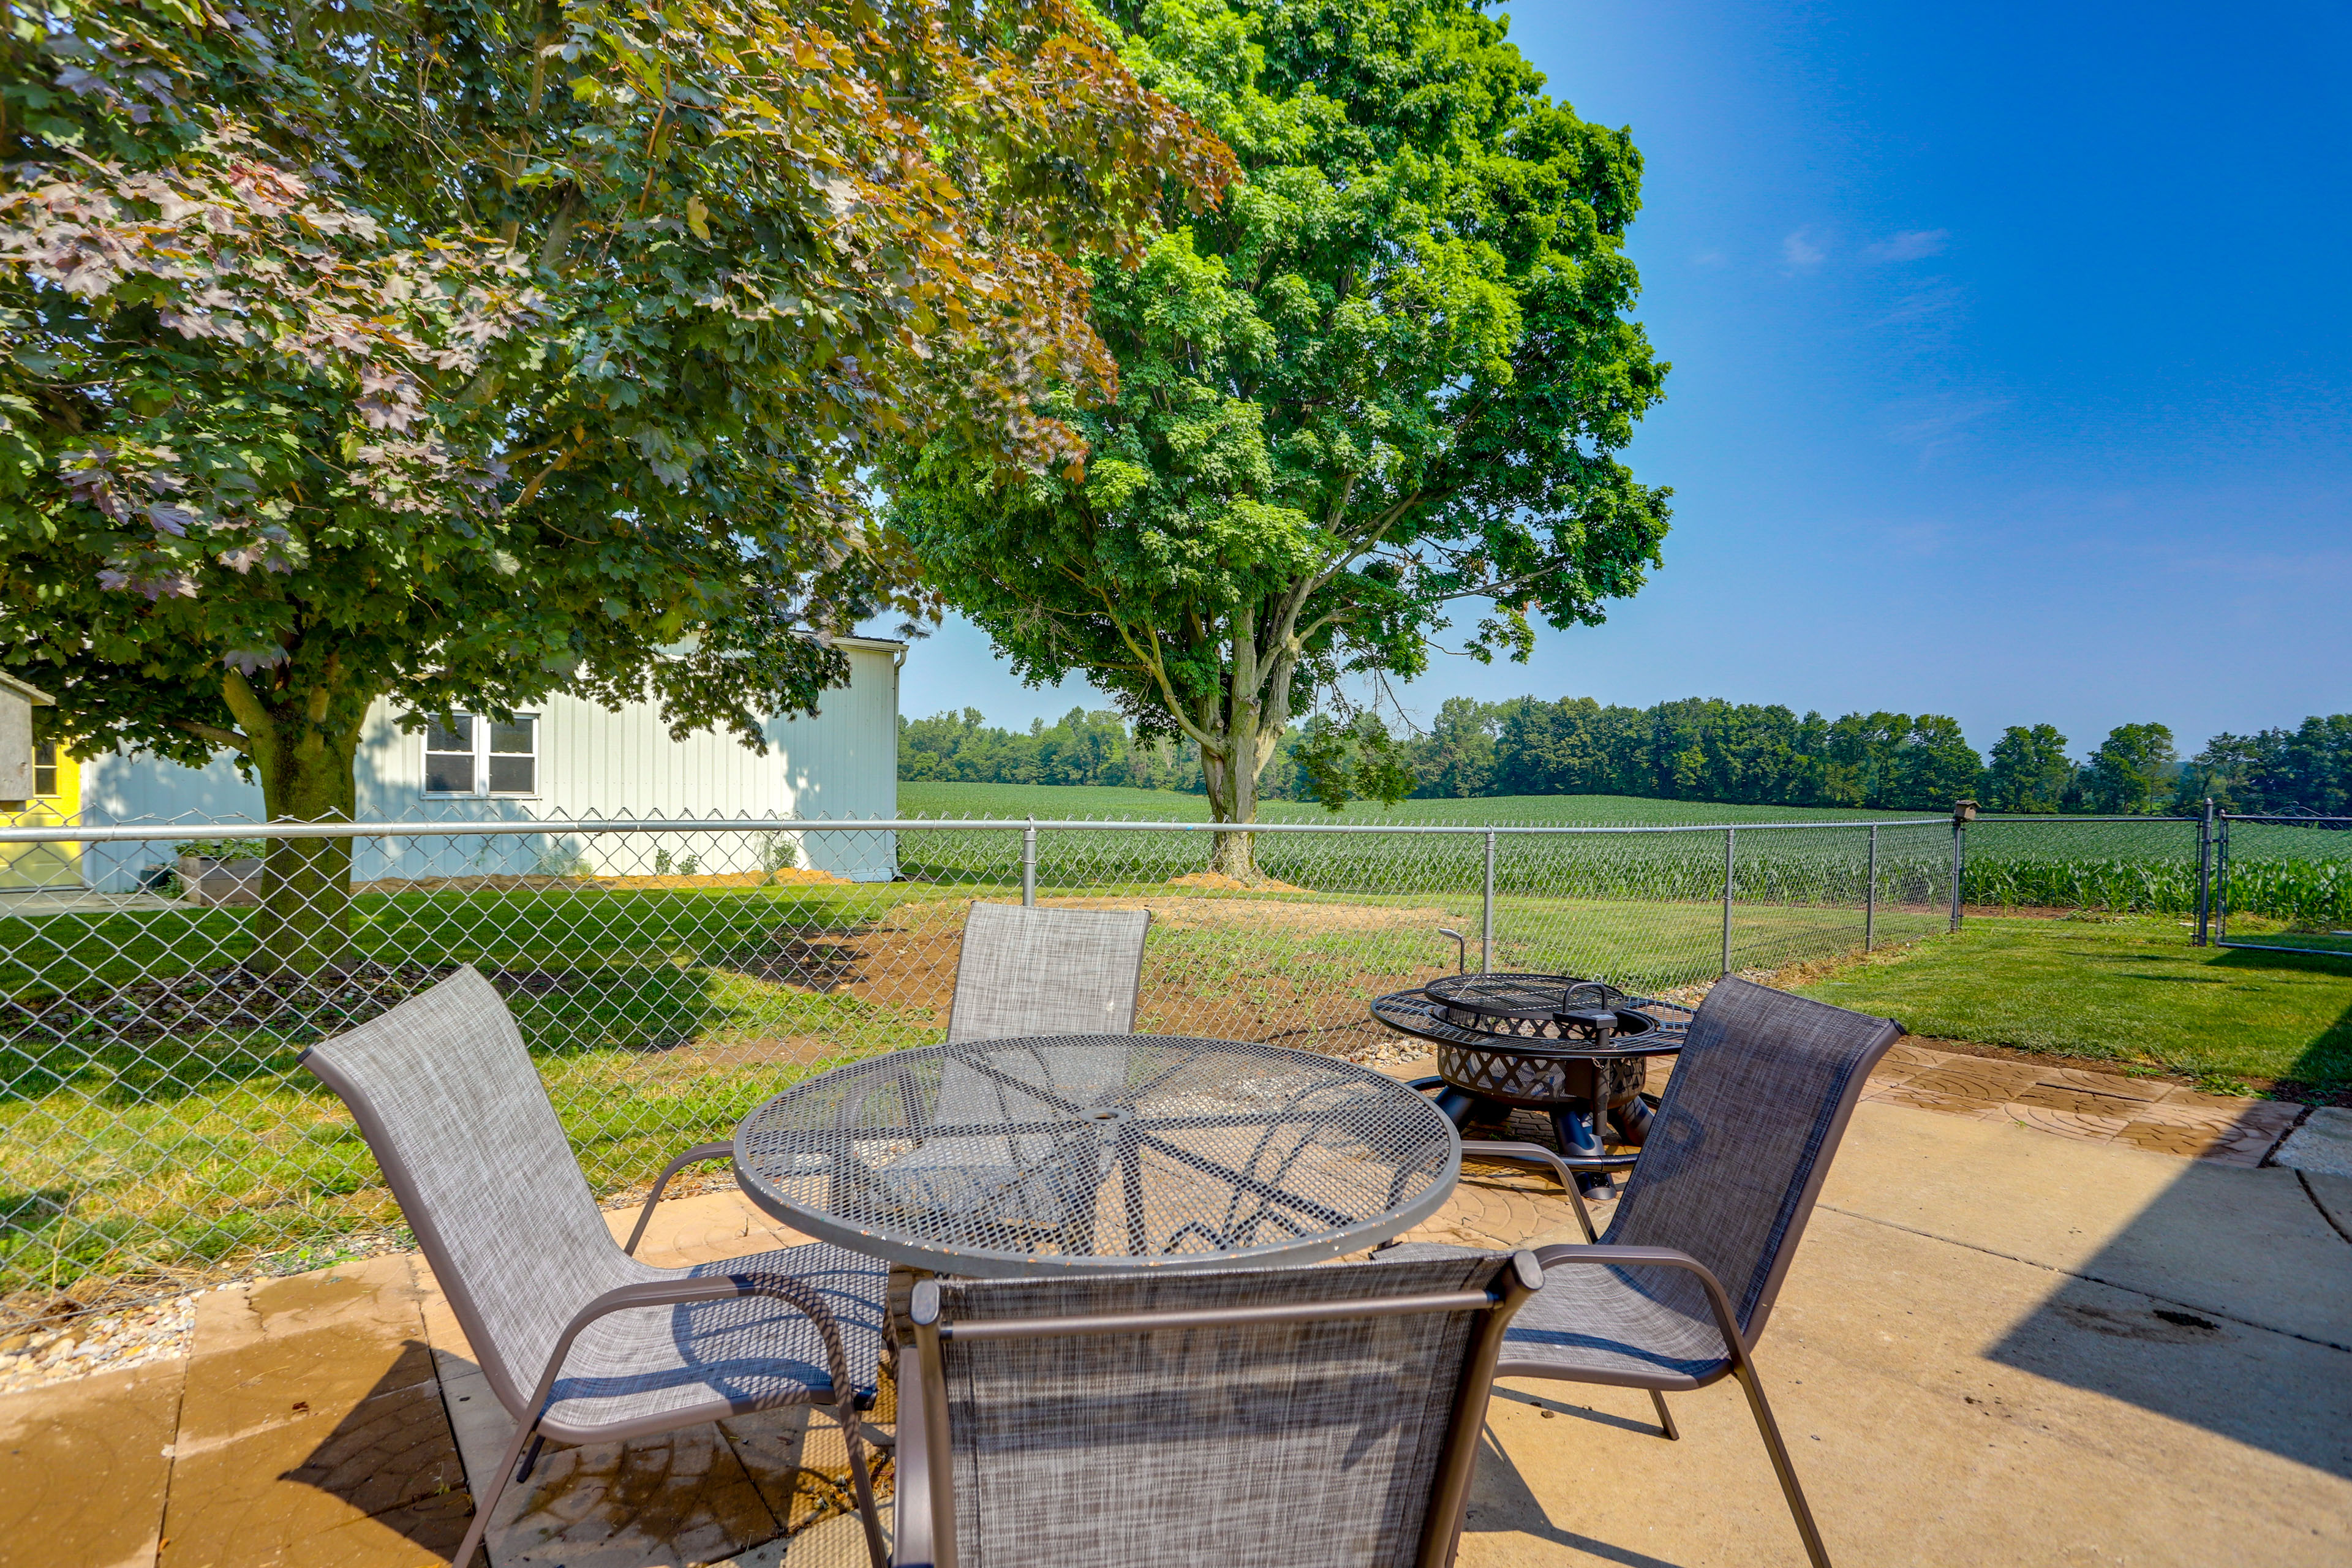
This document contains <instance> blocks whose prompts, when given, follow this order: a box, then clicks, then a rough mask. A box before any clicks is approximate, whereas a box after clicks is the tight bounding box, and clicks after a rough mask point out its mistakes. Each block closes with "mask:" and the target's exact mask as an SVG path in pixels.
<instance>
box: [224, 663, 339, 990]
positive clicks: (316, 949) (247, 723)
mask: <svg viewBox="0 0 2352 1568" xmlns="http://www.w3.org/2000/svg"><path fill="white" fill-rule="evenodd" d="M334 664H335V661H334V660H332V659H330V660H329V661H328V666H329V668H328V669H327V670H326V671H324V672H323V679H321V680H320V682H319V683H317V684H311V683H309V682H302V683H299V684H293V683H278V684H275V685H273V686H272V687H271V688H270V689H268V690H267V691H256V690H255V689H254V688H253V687H252V685H250V684H249V683H247V680H246V679H245V678H244V677H243V676H241V675H238V674H237V673H236V671H234V670H232V671H231V672H230V673H229V675H228V677H227V679H226V683H225V685H226V695H227V698H228V703H229V708H230V710H231V711H232V712H234V713H235V714H236V718H237V721H238V727H239V728H240V729H242V730H243V731H245V737H246V747H247V755H248V756H249V757H250V758H251V759H252V762H253V767H254V771H255V772H256V773H258V774H260V776H261V800H262V809H263V813H264V815H265V816H268V819H269V820H270V821H272V822H289V821H291V822H350V821H352V819H353V814H354V812H355V810H356V808H357V804H358V789H357V786H356V784H355V783H354V781H353V778H352V757H353V754H354V753H355V752H356V751H357V750H358V747H359V739H360V728H361V725H362V722H363V721H365V719H366V715H367V705H368V701H369V695H368V694H364V693H354V692H351V691H348V690H340V689H337V685H338V683H337V682H336V681H335V679H334V676H335V673H336V672H335V669H334V668H333V667H334ZM351 901H352V841H351V840H350V839H349V838H272V839H269V840H268V852H267V855H266V858H264V860H263V862H262V870H261V907H260V908H259V909H258V910H255V911H254V919H253V928H252V929H253V939H254V946H253V956H252V958H251V959H250V960H249V961H248V962H249V963H250V964H251V966H252V967H253V968H254V969H256V970H257V971H259V972H260V973H265V974H293V975H301V976H306V977H307V976H311V975H319V974H333V973H341V971H342V970H343V969H344V968H345V967H346V966H347V965H348V964H349V963H350V961H351V937H352V929H351Z"/></svg>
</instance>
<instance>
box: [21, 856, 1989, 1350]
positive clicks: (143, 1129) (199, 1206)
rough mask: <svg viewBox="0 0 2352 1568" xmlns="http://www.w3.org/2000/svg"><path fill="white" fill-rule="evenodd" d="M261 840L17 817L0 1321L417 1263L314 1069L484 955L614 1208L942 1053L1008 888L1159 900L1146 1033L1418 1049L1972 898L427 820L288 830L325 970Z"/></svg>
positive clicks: (1923, 889)
mask: <svg viewBox="0 0 2352 1568" xmlns="http://www.w3.org/2000/svg"><path fill="white" fill-rule="evenodd" d="M262 831H263V830H262V829H261V828H259V827H258V826H257V825H255V824H252V823H239V822H224V821H209V822H179V823H170V824H148V825H141V826H72V825H64V826H52V827H47V828H35V827H18V828H8V827H5V826H0V886H5V888H6V889H7V890H0V1303H5V1305H4V1306H0V1331H5V1329H6V1328H8V1327H9V1326H11V1325H21V1324H22V1323H23V1322H24V1321H27V1320H31V1319H36V1318H45V1319H48V1320H52V1321H54V1320H55V1319H57V1318H58V1317H60V1316H70V1315H72V1314H74V1313H77V1312H82V1311H90V1310H112V1309H116V1308H120V1307H123V1306H128V1305H131V1304H133V1303H134V1302H137V1301H140V1300H147V1299H152V1298H153V1297H157V1296H162V1295H165V1294H170V1293H174V1292H176V1291H178V1290H182V1289H186V1288H187V1287H188V1285H189V1284H190V1283H192V1282H193V1281H194V1280H195V1279H200V1278H204V1277H207V1276H213V1275H219V1274H224V1273H226V1272H229V1271H245V1270H253V1271H271V1270H280V1271H282V1270H287V1269H291V1268H309V1267H315V1266H317V1265H318V1264H320V1263H323V1262H327V1261H331V1260H332V1259H333V1258H336V1257H338V1256H341V1255H342V1253H343V1252H344V1251H346V1250H349V1249H352V1248H355V1247H365V1246H368V1245H383V1244H385V1243H387V1242H389V1241H392V1240H396V1239H397V1238H398V1237H399V1234H400V1233H399V1216H398V1214H397V1211H396V1209H395V1207H394V1205H393V1203H392V1201H391V1199H390V1197H389V1195H388V1194H386V1193H385V1191H384V1190H383V1186H382V1184H381V1182H380V1180H379V1177H378V1174H377V1171H376V1166H375V1162H374V1160H373V1157H372V1156H371V1155H370V1154H369V1152H368V1151H367V1149H366V1147H365V1145H364V1144H362V1142H360V1141H359V1139H358V1136H357V1134H356V1132H355V1131H354V1130H353V1128H352V1124H351V1121H350V1120H349V1118H348V1117H347V1116H346V1115H345V1114H344V1113H343V1111H342V1109H341V1105H340V1104H339V1103H338V1102H337V1101H336V1100H334V1099H333V1097H332V1096H331V1095H330V1094H328V1093H326V1092H325V1091H324V1090H323V1089H322V1088H321V1087H320V1085H319V1084H318V1083H317V1082H316V1081H315V1080H314V1079H311V1077H310V1074H309V1073H308V1072H306V1071H305V1070H303V1069H302V1068H301V1067H300V1066H299V1063H298V1060H297V1058H298V1056H299V1053H300V1052H301V1050H302V1049H303V1048H304V1047H305V1046H307V1045H308V1044H309V1043H310V1042H311V1041H314V1040H317V1039H319V1038H320V1037H324V1036H326V1035H329V1034H332V1033H334V1032H336V1031H338V1030H341V1029H344V1028H347V1027H349V1026H352V1025H353V1024H355V1023H358V1022H361V1021H362V1020H364V1019H366V1018H368V1017H371V1016H374V1015H376V1014H378V1013H380V1012H382V1011H383V1010H384V1009H385V1008H387V1007H389V1006H392V1005H394V1004H396V1003H398V1002H399V1001H401V1000H402V999H404V998H405V997H407V996H410V995H413V994H415V993H417V992H418V991H420V990H422V989H424V988H425V987H426V986H429V985H431V984H433V983H435V982H436V980H438V979H439V978H441V977H442V976H443V975H446V974H447V973H449V972H450V971H451V970H452V969H453V968H455V967H456V966H457V965H459V964H466V963H470V964H473V965H475V966H476V967H477V968H478V969H479V970H481V971H482V973H485V974H486V975H488V977H489V978H490V979H491V981H492V982H493V983H494V984H497V986H498V987H499V990H500V991H501V992H503V993H504V994H505V995H506V996H507V998H508V1000H509V1005H511V1006H512V1007H513V1009H514V1012H515V1016H516V1017H517V1020H518V1021H519V1023H520V1026H521V1028H522V1032H523V1035H524V1037H525V1039H526V1040H527V1041H528V1042H529V1044H530V1047H531V1049H532V1051H533V1053H534V1055H535V1056H536V1057H537V1058H538V1061H539V1065H540V1069H541V1074H542V1075H543V1077H544V1079H545V1080H546V1082H547V1086H548V1089H549V1092H550V1094H551V1096H552V1098H553V1100H554V1102H555V1105H556V1109H557V1110H558V1112H559V1114H560V1115H561V1116H562V1120H563V1122H564V1125H565V1126H566V1128H567V1129H569V1131H570V1132H571V1135H572V1142H573V1144H574V1146H575V1148H576V1149H577V1151H578V1152H579V1155H580V1158H581V1163H582V1164H583V1168H584V1169H585V1171H586V1172H587V1174H588V1178H589V1181H590V1183H591V1184H592V1185H593V1187H594V1188H595V1190H596V1191H597V1193H598V1194H599V1195H600V1196H601V1197H603V1198H605V1199H607V1200H614V1199H619V1198H621V1197H623V1196H625V1194H629V1193H631V1192H632V1191H637V1192H642V1191H643V1189H644V1187H645V1184H646V1183H647V1182H648V1181H649V1180H650V1179H651V1177H652V1176H653V1174H654V1173H656V1172H657V1171H658V1170H659V1169H660V1167H661V1166H662V1164H663V1163H665V1162H666V1161H667V1159H668V1158H669V1156H670V1155H672V1154H673V1153H675V1152H677V1151H678V1150H680V1149H682V1148H685V1147H687V1146H688V1145H690V1144H692V1143H695V1142H700V1141H704V1140H708V1139H712V1138H723V1137H726V1136H727V1135H729V1134H730V1131H731V1130H732V1128H733V1126H734V1124H735V1122H736V1121H737V1120H738V1119H740V1117H741V1116H743V1115H744V1114H745V1113H746V1112H747V1111H749V1110H751V1109H752V1108H753V1107H754V1106H755V1105H757V1104H758V1103H759V1102H760V1101H761V1100H763V1099H764V1098H766V1097H767V1096H769V1095H771V1094H773V1093H774V1092H776V1091H777V1090H778V1089H780V1088H782V1087H783V1086H784V1085H785V1084H787V1083H789V1082H791V1081H793V1079H796V1078H799V1077H801V1076H803V1075H805V1074H807V1073H810V1072H813V1071H816V1070H819V1069H822V1068H824V1067H826V1066H828V1065H830V1064H834V1063H838V1062H842V1061H845V1060H848V1059H851V1058H856V1057H860V1056H865V1055H867V1054H870V1053H874V1052H878V1051H887V1050H892V1049H897V1048H899V1047H907V1046H913V1045H920V1044H928V1043H931V1042H934V1041H936V1040H938V1039H939V1038H940V1037H941V1036H942V1034H943V1033H944V1029H945V1025H946V1019H947V1009H948V1002H949V998H950V994H951V992H952V989H953V986H954V979H955V969H956V960H957V952H958V943H959V941H960V936H961V929H962V925H963V921H964V916H965V911H966V910H967V908H968V906H969V905H970V903H971V901H972V900H975V899H980V900H1004V901H1013V900H1022V899H1024V898H1026V899H1031V900H1035V901H1036V902H1039V903H1044V904H1055V905H1065V906H1072V907H1089V908H1146V909H1149V910H1150V911H1151V912H1152V916H1153V920H1152V926H1151V935H1150V942H1149V944H1148V948H1147V954H1146V960H1145V969H1144V989H1143V996H1142V1002H1141V1006H1140V1009H1139V1017H1138V1027H1139V1028H1140V1029H1144V1030H1150V1031H1159V1032H1166V1033H1182V1034H1193V1035H1202V1036H1210V1037H1223V1038H1232V1039H1242V1040H1259V1041H1273V1042H1277V1043H1280V1044H1284V1045H1290V1046H1297V1047H1306V1048H1309V1049H1316V1050H1324V1051H1332V1052H1338V1053H1342V1054H1351V1055H1362V1054H1368V1053H1371V1052H1374V1051H1377V1050H1379V1049H1381V1047H1388V1046H1390V1045H1391V1043H1392V1040H1393V1037H1389V1036H1386V1035H1385V1034H1384V1033H1383V1031H1381V1029H1380V1028H1379V1027H1378V1026H1376V1025H1373V1024H1372V1023H1371V1022H1370V1018H1369V1016H1368V1014H1367V1011H1366V1007H1367V1004H1368V1003H1369V1002H1370V1000H1371V999H1372V998H1373V997H1375V996H1377V995H1380V994H1383V993H1385V992H1388V991H1391V990H1396V989H1399V988H1402V987H1404V986H1408V985H1412V984H1420V983H1422V982H1425V981H1427V980H1429V979H1432V978H1433V977H1435V976H1436V975H1438V974H1441V973H1451V972H1453V971H1454V969H1455V968H1456V966H1457V965H1465V966H1467V967H1470V968H1477V967H1480V966H1481V965H1482V964H1484V965H1486V966H1488V967H1492V968H1494V969H1497V970H1545V971H1560V972H1567V973H1577V974H1584V975H1593V976H1600V977H1605V978H1608V979H1611V980H1612V981H1615V982H1617V983H1619V984H1623V985H1625V986H1627V987H1629V988H1632V989H1636V990H1640V991H1644V992H1649V993H1652V994H1656V993H1661V992H1664V993H1668V994H1672V993H1674V992H1675V991H1676V990H1677V989H1678V988H1681V987H1687V986H1692V985H1694V984H1701V983H1704V982H1706V981H1709V980H1712V979H1713V978H1715V977H1716V976H1717V975H1718V974H1720V973H1725V972H1740V971H1770V970H1775V969H1778V968H1780V967H1781V966H1783V965H1785V964H1788V963H1793V962H1798V961H1802V960H1809V959H1819V958H1825V957H1829V956H1832V955H1834V954H1837V953H1840V952H1847V951H1850V950H1852V949H1854V948H1857V947H1861V946H1863V945H1864V944H1865V943H1878V944H1884V943H1888V942H1907V941H1911V940H1914V939H1916V938H1918V937H1920V936H1923V935H1926V934H1927V933H1929V932H1934V931H1943V930H1946V929H1947V928H1948V925H1949V923H1950V922H1951V921H1952V920H1953V918H1954V917H1955V914H1956V904H1957V900H1955V898H1954V889H1955V885H1956V884H1955V880H1954V873H1955V857H1954V846H1955V842H1956V836H1955V834H1954V832H1953V829H1952V827H1951V825H1950V824H1949V823H1948V822H1945V821H1943V820H1941V819H1927V820H1922V821H1916V822H1914V821H1885V822H1880V823H1876V824H1859V825H1853V824H1834V823H1830V824H1822V823H1810V822H1807V823H1789V824H1760V823H1743V824H1739V825H1737V826H1709V827H1650V828H1642V827H1624V828H1560V827H1544V828H1527V827H1493V828H1487V827H1473V826H1464V827H1454V826H1411V827H1363V826H1353V825H1314V824H1285V825H1269V826H1264V827H1262V828H1259V829H1257V830H1255V839H1254V842H1255V848H1256V854H1255V859H1256V865H1257V868H1258V870H1259V873H1260V879H1259V880H1257V881H1255V882H1251V883H1246V884H1245V883H1242V882H1238V881H1234V880H1233V879H1229V878H1224V877H1221V876H1218V875H1215V874H1213V873H1212V872H1211V871H1210V870H1209V860H1210V852H1211V848H1212V844H1213V830H1212V829H1211V828H1209V827H1208V826H1206V825H1202V824H1148V823H1104V822H1077V823H1047V822H1038V823H1029V822H1002V821H955V822H950V821H928V820H913V821H898V822H848V823H845V822H784V821H743V820H733V821H713V820H687V821H663V822H618V821H598V820H535V821H529V820H509V821H501V822H463V823H458V822H449V821H446V820H444V821H425V820H418V821H405V822H399V823H378V824H368V825H360V826H304V827H301V828H299V829H286V828H280V829H278V830H277V832H278V834H279V835H280V836H282V837H294V836H297V835H299V836H301V837H331V838H342V839H347V840H349V841H350V846H351V849H352V875H351V881H350V884H349V898H348V902H347V904H346V903H345V902H344V901H343V900H342V899H341V897H340V896H339V895H337V894H335V893H334V892H333V891H332V890H330V891H329V893H328V894H325V895H322V902H323V903H325V904H327V905H331V906H332V907H329V908H321V909H314V910H311V911H310V912H311V913H313V914H315V915H318V916H319V917H320V919H323V920H325V921H327V922H328V923H329V925H330V927H331V930H332V931H334V932H336V933H337V934H336V935H335V937H334V941H335V942H336V943H338V944H339V947H338V952H339V953H340V956H339V957H338V958H337V960H336V961H335V962H334V963H333V964H332V965H331V967H329V968H326V969H321V970H319V971H317V972H316V973H311V974H310V975H307V976H305V975H301V974H298V973H290V972H288V971H286V970H284V969H283V968H282V967H281V966H280V965H279V964H278V963H275V962H273V959H272V953H271V942H272V940H273V939H272V937H271V935H270V931H271V929H272V928H271V924H270V922H271V921H273V920H276V919H280V918H282V910H281V911H278V912H275V913H274V912H273V911H272V910H269V909H267V908H264V907H260V906H258V905H257V903H256V902H255V900H257V898H259V897H260V896H261V895H262V893H263V890H264V889H263V887H262V875H261V872H262V868H261V865H260V863H259V861H258V860H257V858H256V856H257V853H258V851H259V848H260V845H259V839H260V837H261V835H262ZM183 850H187V851H188V853H185V854H183V853H182V851H183ZM1449 932H1451V933H1458V943H1459V945H1458V946H1457V937H1456V935H1453V934H1446V933H1449ZM1039 984H1051V979H1050V977H1049V976H1040V977H1039Z"/></svg>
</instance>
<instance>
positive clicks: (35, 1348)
mask: <svg viewBox="0 0 2352 1568" xmlns="http://www.w3.org/2000/svg"><path fill="white" fill-rule="evenodd" d="M238 1288H239V1287H238V1286H237V1285H236V1284H228V1285H215V1286H214V1287H213V1289H215V1290H234V1289H238ZM204 1293H205V1292H203V1291H201V1290H197V1291H192V1292H190V1293H189V1294H187V1295H184V1296H174V1297H172V1298H170V1299H169V1300H163V1301H157V1302H154V1303H152V1304H151V1305H149V1306H145V1307H137V1308H133V1309H131V1310H129V1311H123V1312H106V1313H101V1314H99V1315H97V1316H94V1317H89V1318H84V1319H81V1320H79V1321H76V1322H73V1323H70V1324H68V1325H67V1326H66V1327H64V1328H61V1329H40V1330H35V1331H18V1332H16V1333H13V1334H10V1335H8V1336H7V1337H6V1338H5V1339H0V1394H22V1393H24V1392H25V1391H26V1390H27V1389H33V1388H47V1387H48V1386H50V1385H51V1384H59V1383H70V1382H72V1381H73V1380H74V1379H76V1378H79V1377H88V1376H89V1374H90V1373H94V1372H121V1371H122V1370H123V1369H124V1368H126V1367H133V1366H144V1365H145V1364H146V1363H149V1362H153V1361H169V1360H170V1359H172V1358H173V1357H174V1356H184V1355H186V1354H187V1353H188V1341H189V1338H190V1336H192V1335H193V1334H194V1331H195V1327H196V1298H197V1297H199V1296H201V1295H203V1294H204Z"/></svg>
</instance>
